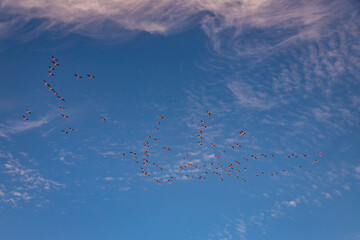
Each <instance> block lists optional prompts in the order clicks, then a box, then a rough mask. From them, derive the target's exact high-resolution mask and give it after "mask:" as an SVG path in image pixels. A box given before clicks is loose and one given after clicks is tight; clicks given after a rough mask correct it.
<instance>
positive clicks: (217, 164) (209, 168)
mask: <svg viewBox="0 0 360 240" xmlns="http://www.w3.org/2000/svg"><path fill="white" fill-rule="evenodd" d="M206 114H207V115H208V116H209V117H211V113H210V112H209V111H208V112H206ZM159 118H161V119H163V118H164V116H162V115H160V117H159ZM200 123H201V127H200V128H199V129H198V130H197V131H198V134H197V138H198V139H199V140H198V143H197V145H198V146H202V147H203V146H205V144H206V143H205V141H204V140H205V137H204V134H205V131H206V129H207V125H206V122H205V121H204V120H201V121H200ZM159 125H160V121H157V122H156V126H155V129H156V130H159V127H158V126H159ZM245 134H246V132H245V131H240V132H239V136H244V135H245ZM146 137H147V139H146V140H145V141H144V147H145V149H144V150H143V157H142V162H139V160H138V156H137V153H136V152H130V155H131V157H132V158H133V159H134V162H135V163H136V164H139V163H141V164H142V166H141V168H140V170H141V172H142V174H144V175H145V176H147V177H151V175H150V173H149V167H150V166H153V167H156V168H158V169H159V170H163V167H161V166H159V164H157V163H156V162H151V160H150V150H149V149H150V146H151V144H152V142H157V143H158V142H159V139H158V138H156V137H154V136H151V135H147V136H146ZM150 140H153V141H152V142H150ZM207 144H208V145H209V147H210V148H214V149H216V148H217V147H216V146H217V145H216V144H215V143H213V142H210V143H207ZM237 148H241V145H240V144H239V143H235V144H230V145H229V150H230V151H235V150H237ZM162 149H163V150H164V151H170V150H171V149H170V148H169V147H167V146H163V147H162ZM217 151H218V152H219V153H217V154H214V155H213V156H214V161H210V162H209V161H201V160H200V161H199V159H196V160H193V161H191V160H189V158H190V157H191V155H192V154H191V153H186V154H185V156H184V157H183V158H182V160H181V161H180V164H179V165H178V166H176V168H177V169H178V171H174V170H173V171H171V172H176V173H177V176H170V175H169V174H168V173H164V174H160V175H163V176H165V177H155V178H153V181H154V182H155V183H159V184H161V183H164V182H172V181H173V180H174V179H176V178H177V177H181V178H182V179H184V178H185V179H199V180H204V179H206V177H207V176H209V175H215V176H217V177H218V178H219V180H220V181H223V180H224V177H227V176H234V177H235V178H236V179H239V180H241V181H242V182H246V181H247V180H246V177H245V176H241V175H245V173H247V172H248V170H249V169H248V168H247V167H243V168H239V167H240V164H241V161H240V160H235V161H228V162H226V163H225V162H222V161H221V160H220V159H221V158H223V157H226V156H225V153H226V152H227V151H228V150H226V149H217ZM121 155H122V156H123V157H125V156H126V154H125V153H121ZM317 156H318V157H322V156H324V154H323V153H321V152H318V153H317ZM258 157H262V158H267V157H271V158H275V154H273V153H270V154H269V155H267V154H260V156H256V155H251V156H250V157H243V158H242V160H243V161H245V162H248V161H249V160H250V159H252V160H257V159H258ZM285 157H287V158H298V157H302V158H307V155H306V154H304V153H303V154H300V155H299V156H298V155H297V154H287V155H285ZM318 162H319V160H317V159H316V160H314V161H312V165H314V164H316V163H318ZM296 168H298V169H303V168H304V166H303V165H299V166H298V167H296ZM296 168H295V167H292V168H289V169H282V170H275V171H272V172H269V173H265V172H263V171H261V172H257V173H255V174H254V177H258V176H264V175H270V176H274V175H278V174H279V173H287V172H290V171H295V169H296ZM179 170H181V171H179ZM186 170H189V173H187V172H186ZM179 172H181V175H180V176H179V174H178V173H179ZM190 173H195V174H196V175H194V174H193V175H191V174H190ZM155 174H158V172H155Z"/></svg>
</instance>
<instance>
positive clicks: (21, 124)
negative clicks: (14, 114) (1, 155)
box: [0, 114, 55, 138]
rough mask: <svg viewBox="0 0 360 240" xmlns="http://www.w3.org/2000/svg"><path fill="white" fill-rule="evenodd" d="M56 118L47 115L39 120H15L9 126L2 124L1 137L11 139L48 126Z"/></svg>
mask: <svg viewBox="0 0 360 240" xmlns="http://www.w3.org/2000/svg"><path fill="white" fill-rule="evenodd" d="M54 118H55V115H53V114H47V115H45V116H43V117H41V118H39V119H31V120H28V121H24V120H13V121H11V122H9V123H7V124H4V123H0V136H1V137H5V138H9V136H10V135H12V134H18V133H21V132H25V131H29V130H32V129H35V128H39V127H41V126H43V125H46V124H48V123H49V122H50V121H51V120H52V119H54Z"/></svg>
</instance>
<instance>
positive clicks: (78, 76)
mask: <svg viewBox="0 0 360 240" xmlns="http://www.w3.org/2000/svg"><path fill="white" fill-rule="evenodd" d="M74 76H75V77H77V78H82V76H80V75H77V74H75V73H74Z"/></svg>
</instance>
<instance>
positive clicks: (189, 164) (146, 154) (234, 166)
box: [22, 56, 324, 184]
mask: <svg viewBox="0 0 360 240" xmlns="http://www.w3.org/2000/svg"><path fill="white" fill-rule="evenodd" d="M51 63H52V64H53V65H52V66H49V71H48V72H49V76H50V77H54V71H55V67H58V66H60V64H59V63H58V59H57V58H55V57H54V56H52V60H51ZM74 76H75V77H76V78H82V76H80V75H78V74H74ZM87 76H88V77H89V78H95V76H93V75H90V74H87ZM44 83H45V86H47V87H48V88H49V90H50V91H52V93H53V94H54V95H55V96H56V97H57V98H58V99H59V100H60V101H62V102H65V99H64V98H63V97H61V96H60V95H59V93H58V92H57V91H56V90H55V89H54V88H53V87H52V86H51V85H50V83H49V82H48V81H45V80H44ZM59 109H61V110H65V107H63V106H60V107H59ZM31 114H32V113H31V111H30V110H28V109H27V110H26V114H25V115H23V116H22V117H23V119H24V120H26V121H28V120H29V117H30V115H31ZM60 115H61V117H62V118H69V116H68V115H65V114H63V113H61V114H60ZM206 115H207V116H208V117H209V118H211V117H212V116H211V113H210V112H209V111H207V112H206ZM100 119H101V120H103V121H104V122H105V123H106V118H105V117H101V118H100ZM162 119H164V116H163V115H160V116H159V120H158V121H156V123H155V126H154V129H155V130H159V127H160V124H161V122H160V120H162ZM200 124H201V127H199V129H197V136H196V138H197V139H198V140H197V145H198V146H202V147H204V146H206V145H208V146H209V147H210V148H212V149H214V150H215V151H217V153H216V154H213V157H214V159H213V160H214V161H210V162H209V161H201V160H199V159H195V160H189V158H190V157H191V155H192V154H191V153H186V154H185V156H184V157H183V158H182V160H180V164H179V165H178V166H175V167H176V171H174V169H172V170H171V171H170V172H171V173H174V172H175V173H176V174H175V175H176V176H170V174H168V173H164V172H163V169H164V168H163V167H162V166H160V164H158V163H156V162H154V161H151V159H150V149H151V146H152V144H153V143H159V138H158V137H155V136H152V135H147V136H146V139H145V141H144V150H143V156H142V157H141V158H142V160H141V161H140V160H139V159H138V154H137V153H136V152H129V153H130V156H131V158H132V159H133V160H134V162H135V163H136V164H141V167H140V171H141V174H142V175H144V176H146V177H150V178H151V177H152V174H150V171H151V169H149V168H150V166H151V167H155V168H156V169H158V170H160V172H155V173H154V175H155V178H153V181H154V182H155V183H159V184H161V183H163V182H169V183H170V182H172V181H173V180H175V179H176V178H177V177H178V178H179V177H180V178H182V179H184V178H185V179H199V180H204V179H206V177H208V176H209V175H215V176H217V177H218V178H219V180H220V181H223V180H224V177H227V176H234V177H235V178H236V179H239V180H241V181H242V182H246V179H247V178H246V177H245V176H246V175H245V173H246V172H248V170H249V169H248V168H247V167H242V168H240V161H241V160H235V161H228V162H224V161H221V160H220V159H221V158H223V157H224V154H225V153H226V152H227V151H228V150H230V151H236V150H237V149H239V148H241V145H240V143H234V144H230V145H229V146H228V150H226V149H218V147H217V145H216V144H215V143H213V142H210V143H207V142H206V141H205V135H206V134H205V133H206V130H207V125H206V122H205V121H204V120H201V121H200ZM61 131H62V132H63V133H65V134H69V132H70V131H74V129H73V128H71V127H69V128H68V129H66V130H65V129H62V130H61ZM245 134H246V132H245V131H240V132H239V136H240V137H242V136H244V135H245ZM162 150H163V151H171V148H170V147H169V146H162ZM317 155H318V157H322V156H323V155H324V154H322V153H321V152H318V153H317ZM121 156H123V157H126V156H127V154H125V153H124V152H122V153H121ZM258 157H262V158H267V157H271V158H274V157H275V155H274V154H273V153H270V154H269V155H267V154H261V155H260V156H259V155H258V156H256V155H251V156H250V157H243V158H242V160H243V161H245V162H248V161H249V159H251V160H257V159H258ZM285 157H287V158H297V157H298V155H297V154H287V155H286V156H285ZM299 157H302V158H307V155H306V154H300V155H299ZM318 162H319V160H317V159H316V160H314V161H313V162H312V164H313V165H314V164H316V163H318ZM296 168H298V169H303V168H304V166H303V165H299V166H297V167H296ZM296 168H295V167H293V168H290V169H282V170H275V171H272V172H269V173H265V172H263V171H261V172H257V173H255V174H254V177H258V176H263V175H270V176H274V175H277V174H279V173H286V172H288V171H295V169H296ZM159 173H162V174H159ZM191 173H192V174H191ZM179 174H180V175H179ZM157 175H160V177H156V176H157ZM243 175H244V176H243ZM161 176H165V177H161Z"/></svg>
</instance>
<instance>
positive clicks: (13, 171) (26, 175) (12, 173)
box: [0, 154, 65, 204]
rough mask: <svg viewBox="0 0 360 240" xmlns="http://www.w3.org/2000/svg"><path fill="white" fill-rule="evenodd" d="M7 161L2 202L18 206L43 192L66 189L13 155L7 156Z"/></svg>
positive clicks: (3, 168) (1, 195)
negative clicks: (21, 201)
mask: <svg viewBox="0 0 360 240" xmlns="http://www.w3.org/2000/svg"><path fill="white" fill-rule="evenodd" d="M7 159H8V160H7V161H6V163H4V164H3V165H2V166H1V168H2V175H3V176H4V178H5V181H4V182H3V184H2V186H1V187H2V189H1V194H0V201H3V202H11V203H13V204H16V203H17V202H18V201H20V200H24V201H29V200H30V199H33V198H36V197H37V196H38V194H39V192H41V191H49V190H51V189H61V188H64V187H65V185H64V184H62V183H59V182H56V181H54V180H50V179H47V178H45V177H43V176H42V174H41V173H40V172H39V171H38V170H36V169H32V168H28V167H26V166H25V165H23V164H22V163H21V162H20V161H19V160H18V159H16V158H14V157H13V155H12V154H7Z"/></svg>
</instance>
